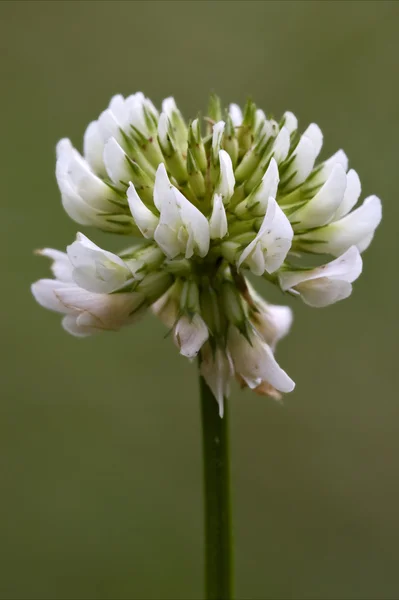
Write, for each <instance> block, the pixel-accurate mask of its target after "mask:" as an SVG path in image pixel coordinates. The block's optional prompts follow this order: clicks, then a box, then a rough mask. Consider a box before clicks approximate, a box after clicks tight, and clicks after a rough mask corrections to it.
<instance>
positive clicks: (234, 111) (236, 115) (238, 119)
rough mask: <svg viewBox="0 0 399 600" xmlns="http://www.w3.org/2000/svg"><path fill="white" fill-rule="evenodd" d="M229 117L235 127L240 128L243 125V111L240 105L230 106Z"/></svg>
mask: <svg viewBox="0 0 399 600" xmlns="http://www.w3.org/2000/svg"><path fill="white" fill-rule="evenodd" d="M229 115H230V117H231V120H232V121H233V125H234V127H240V126H241V125H242V110H241V108H240V107H239V106H238V104H234V103H233V104H230V106H229Z"/></svg>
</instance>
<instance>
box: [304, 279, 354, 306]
mask: <svg viewBox="0 0 399 600" xmlns="http://www.w3.org/2000/svg"><path fill="white" fill-rule="evenodd" d="M296 290H297V291H298V292H299V293H300V295H301V298H302V300H303V301H304V302H305V304H308V305H309V306H313V307H315V308H322V307H324V306H329V305H330V304H334V303H335V302H338V301H339V300H345V298H348V296H350V295H351V293H352V284H351V283H349V282H348V281H342V280H337V279H329V278H328V277H321V278H320V279H315V280H314V281H306V282H305V283H300V284H299V285H298V286H297V287H296Z"/></svg>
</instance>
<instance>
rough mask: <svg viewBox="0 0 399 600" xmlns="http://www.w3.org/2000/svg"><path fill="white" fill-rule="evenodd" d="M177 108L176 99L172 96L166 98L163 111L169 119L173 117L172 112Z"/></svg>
mask: <svg viewBox="0 0 399 600" xmlns="http://www.w3.org/2000/svg"><path fill="white" fill-rule="evenodd" d="M176 110H177V106H176V102H175V99H174V98H172V96H170V97H169V98H165V100H163V101H162V112H164V113H166V115H167V116H168V118H169V119H170V118H171V116H172V113H173V112H175V111H176Z"/></svg>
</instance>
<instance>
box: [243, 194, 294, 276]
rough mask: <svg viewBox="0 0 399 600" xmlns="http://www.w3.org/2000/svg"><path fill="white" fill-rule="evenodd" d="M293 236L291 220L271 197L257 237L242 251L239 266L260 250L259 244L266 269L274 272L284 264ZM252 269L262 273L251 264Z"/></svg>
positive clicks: (256, 273)
mask: <svg viewBox="0 0 399 600" xmlns="http://www.w3.org/2000/svg"><path fill="white" fill-rule="evenodd" d="M292 237H293V231H292V227H291V225H290V222H289V221H288V219H287V217H286V216H285V214H284V213H283V211H282V210H281V208H280V207H279V205H278V204H277V202H276V201H275V200H274V198H269V202H268V205H267V210H266V214H265V217H264V219H263V223H262V226H261V228H260V229H259V232H258V234H257V236H256V237H255V239H254V240H253V241H252V242H251V243H250V244H248V246H247V247H246V248H245V249H244V251H243V252H242V254H241V256H240V257H239V260H238V263H237V266H238V267H240V266H241V265H242V264H243V263H244V261H248V258H249V257H251V255H252V253H253V252H254V251H257V252H259V248H257V246H258V244H259V246H260V247H261V248H262V251H263V256H264V261H265V270H266V271H267V272H268V273H273V272H274V271H276V270H277V269H278V268H279V267H280V266H281V265H282V264H283V262H284V259H285V257H286V256H287V253H288V250H289V249H290V247H291V243H292ZM251 270H252V272H253V273H254V274H255V275H260V274H261V273H259V272H256V271H257V269H256V267H255V270H254V268H253V266H251Z"/></svg>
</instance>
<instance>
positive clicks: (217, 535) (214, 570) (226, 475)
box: [200, 376, 233, 600]
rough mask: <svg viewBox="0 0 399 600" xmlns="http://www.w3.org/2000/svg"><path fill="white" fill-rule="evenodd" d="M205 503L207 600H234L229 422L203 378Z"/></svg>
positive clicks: (225, 411)
mask: <svg viewBox="0 0 399 600" xmlns="http://www.w3.org/2000/svg"><path fill="white" fill-rule="evenodd" d="M200 395H201V412H202V443H203V457H204V459H203V460H204V504H205V588H206V599H207V600H231V598H232V593H233V592H232V589H233V549H232V536H231V507H230V472H229V444H228V419H227V406H226V402H225V406H224V416H223V418H220V416H219V407H218V404H217V402H216V400H215V398H214V396H213V394H212V392H211V390H210V389H209V387H208V386H207V384H206V383H205V380H204V379H203V377H201V376H200Z"/></svg>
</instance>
